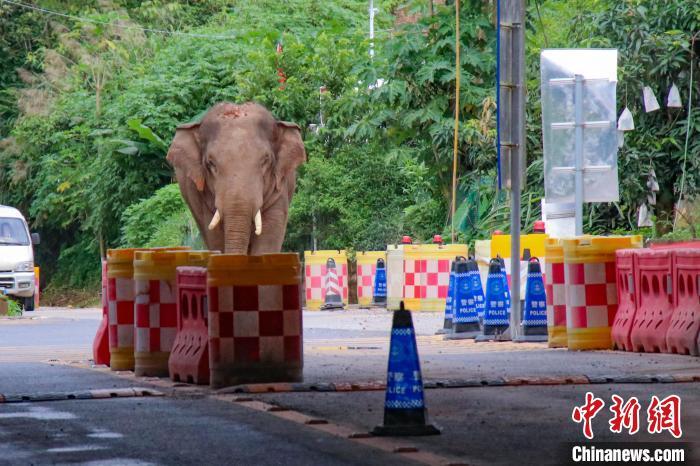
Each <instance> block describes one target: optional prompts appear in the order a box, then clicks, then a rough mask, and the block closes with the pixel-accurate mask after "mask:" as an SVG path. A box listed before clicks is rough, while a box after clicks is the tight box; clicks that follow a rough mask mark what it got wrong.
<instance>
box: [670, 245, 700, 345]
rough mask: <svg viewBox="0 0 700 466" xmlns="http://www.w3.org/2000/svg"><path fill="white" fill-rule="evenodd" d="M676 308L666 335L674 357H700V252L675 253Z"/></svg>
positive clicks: (691, 250)
mask: <svg viewBox="0 0 700 466" xmlns="http://www.w3.org/2000/svg"><path fill="white" fill-rule="evenodd" d="M673 284H674V289H675V293H674V294H675V307H674V309H673V315H672V316H671V323H670V325H669V327H668V331H667V332H666V344H667V346H668V350H669V351H670V352H672V353H678V354H690V355H693V356H698V355H700V342H699V341H698V339H700V298H699V297H700V249H679V250H677V251H675V252H674V258H673Z"/></svg>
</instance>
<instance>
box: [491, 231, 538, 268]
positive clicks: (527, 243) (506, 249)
mask: <svg viewBox="0 0 700 466" xmlns="http://www.w3.org/2000/svg"><path fill="white" fill-rule="evenodd" d="M548 238H549V237H548V236H547V235H546V234H542V233H537V234H531V235H520V257H522V256H523V252H524V251H525V250H526V249H529V250H530V254H531V255H532V256H533V257H545V254H546V251H545V246H546V241H547V239H548ZM499 256H500V257H503V258H504V259H508V258H510V235H493V236H492V237H491V254H490V257H499ZM507 262H508V261H506V263H507Z"/></svg>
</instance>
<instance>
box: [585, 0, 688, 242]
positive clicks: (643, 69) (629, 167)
mask: <svg viewBox="0 0 700 466" xmlns="http://www.w3.org/2000/svg"><path fill="white" fill-rule="evenodd" d="M601 3H602V4H603V5H604V6H603V8H602V9H601V10H600V11H599V12H596V13H592V14H583V15H582V19H581V21H580V22H579V23H578V24H577V27H576V28H574V31H575V33H576V35H577V38H578V39H579V43H580V44H581V46H589V47H616V48H618V49H619V52H620V59H619V72H618V79H619V83H620V85H619V86H618V108H624V107H625V106H627V107H629V109H630V110H631V111H632V113H633V114H634V118H635V130H634V131H632V132H629V133H627V134H626V135H625V146H624V147H623V148H622V149H621V150H620V152H619V157H618V158H619V172H620V174H621V175H622V174H624V175H623V176H621V178H620V192H621V197H622V199H621V203H620V205H619V206H600V209H599V210H598V211H597V212H596V214H595V224H596V225H595V226H596V227H597V228H598V229H605V228H610V227H612V228H615V227H617V226H621V227H627V228H632V227H634V225H636V215H637V209H638V207H639V205H640V204H641V203H643V202H645V201H646V195H647V193H648V188H647V186H646V182H647V176H648V174H649V171H650V170H651V169H653V170H654V171H655V172H656V175H657V180H658V182H659V185H660V192H659V193H658V199H657V202H658V204H657V206H656V208H655V214H656V219H657V223H656V227H657V233H663V232H666V231H668V230H669V229H670V228H671V225H672V224H673V213H674V202H675V201H677V200H678V198H679V195H680V194H681V184H682V183H685V185H684V186H683V193H682V194H683V195H684V196H686V197H691V196H693V195H694V194H696V193H697V192H698V189H700V177H698V169H699V168H700V158H698V154H700V139H698V138H697V137H692V136H691V137H690V138H689V146H688V155H687V159H686V158H685V157H684V143H685V137H686V127H687V126H688V121H687V115H688V99H689V91H690V86H691V83H690V66H691V62H690V60H691V56H692V55H691V44H692V37H693V35H694V34H696V33H697V31H698V29H699V28H700V4H698V3H697V2H685V1H680V0H671V1H653V2H646V1H639V0H630V1H625V2H616V1H612V0H607V1H603V2H601ZM694 44H695V50H694V54H695V57H694V63H693V66H694V67H695V68H696V70H697V54H698V53H699V52H700V40H696V41H695V43H694ZM699 78H700V76H699V75H698V73H696V74H695V76H694V78H693V83H692V86H693V94H694V96H698V95H699V94H698V93H699V92H700V84H699V81H700V79H699ZM673 83H675V84H676V85H677V86H678V88H679V90H680V94H681V100H682V101H683V103H684V104H683V108H682V109H672V108H668V107H667V106H666V105H665V103H666V102H665V99H666V96H667V93H668V90H669V88H670V87H671V85H672V84H673ZM644 86H650V87H651V88H652V89H653V91H654V92H655V93H656V95H657V96H658V98H659V102H660V103H661V105H662V109H661V110H658V111H655V112H652V113H645V112H644V107H643V103H642V98H641V95H642V88H643V87H644ZM691 118H692V120H691V121H690V124H689V127H690V131H691V132H692V133H696V132H697V131H698V130H700V114H699V113H698V112H695V113H694V114H693V115H692V117H691Z"/></svg>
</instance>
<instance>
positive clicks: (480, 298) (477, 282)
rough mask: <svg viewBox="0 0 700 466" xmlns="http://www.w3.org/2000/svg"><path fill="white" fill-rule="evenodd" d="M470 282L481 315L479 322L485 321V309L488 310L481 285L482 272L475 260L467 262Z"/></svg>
mask: <svg viewBox="0 0 700 466" xmlns="http://www.w3.org/2000/svg"><path fill="white" fill-rule="evenodd" d="M467 270H468V272H467V273H468V277H469V283H470V284H471V293H472V295H473V296H474V301H475V302H476V314H477V316H478V317H479V323H480V324H481V325H483V323H484V311H485V310H486V299H485V298H484V287H483V286H482V285H481V273H480V272H479V265H478V264H477V263H476V261H474V260H470V261H469V262H468V263H467Z"/></svg>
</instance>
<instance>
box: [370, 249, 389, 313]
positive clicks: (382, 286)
mask: <svg viewBox="0 0 700 466" xmlns="http://www.w3.org/2000/svg"><path fill="white" fill-rule="evenodd" d="M372 306H382V307H386V265H385V263H384V259H377V270H376V272H375V273H374V287H373V290H372Z"/></svg>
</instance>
